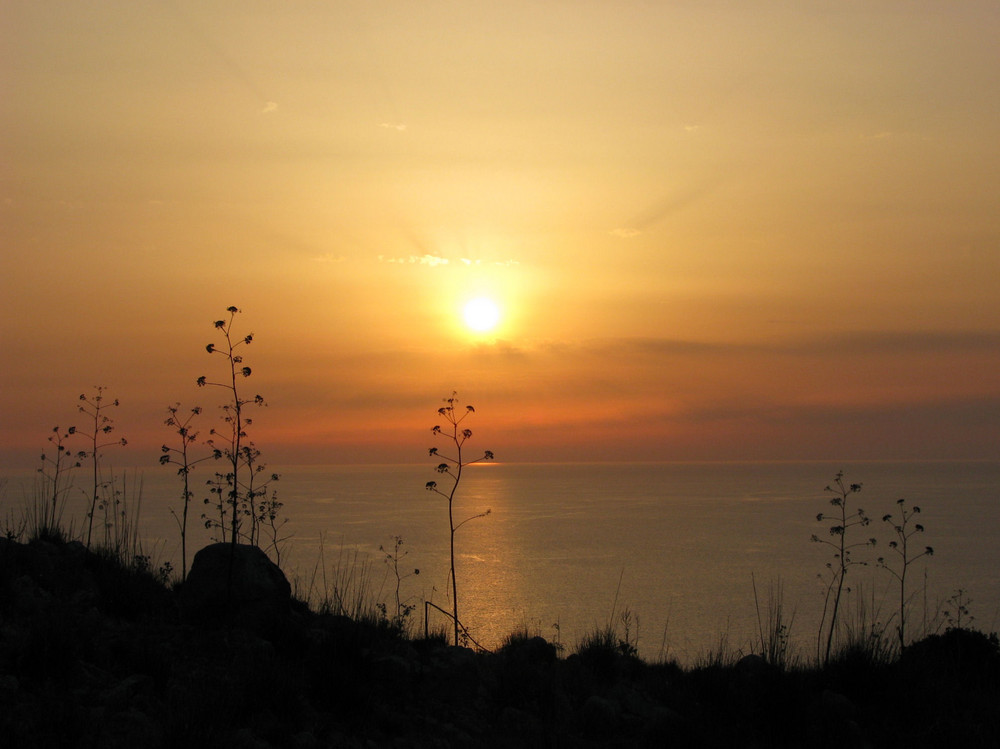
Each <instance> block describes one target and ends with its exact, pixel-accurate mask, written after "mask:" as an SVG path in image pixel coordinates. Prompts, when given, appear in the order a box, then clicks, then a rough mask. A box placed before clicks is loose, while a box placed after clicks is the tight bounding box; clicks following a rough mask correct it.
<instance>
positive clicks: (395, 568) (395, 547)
mask: <svg viewBox="0 0 1000 749" xmlns="http://www.w3.org/2000/svg"><path fill="white" fill-rule="evenodd" d="M402 548H403V539H402V537H401V536H393V537H392V548H391V550H389V549H386V548H385V547H384V546H382V545H379V547H378V550H379V551H380V552H382V554H383V561H384V562H385V564H386V566H387V567H388V571H391V572H392V574H393V577H394V578H395V579H396V588H395V593H396V608H395V613H394V614H393V615H392V616H391V617H390V616H389V613H388V611H387V608H388V607H387V606H386V604H385V603H379V604H377V606H378V609H379V611H380V612H382V618H383V619H385V620H386V621H387V622H388V623H389V624H390V625H391V626H393V627H396V628H397V629H399V630H401V631H403V630H405V629H406V624H407V622H408V621H409V617H410V615H411V614H412V613H413V612H414V610H415V609H416V604H413V603H410V600H411V599H409V598H406V599H403V598H401V597H400V588H401V586H402V583H403V580H405V579H406V578H408V577H413V576H414V575H419V574H420V570H419V569H417V568H415V567H414V568H413V569H412V571H402V570H400V566H399V565H400V563H401V562H402V561H403V559H404V558H405V557H406V556H407V555H408V554H409V553H410V552H409V551H402ZM407 569H409V568H407Z"/></svg>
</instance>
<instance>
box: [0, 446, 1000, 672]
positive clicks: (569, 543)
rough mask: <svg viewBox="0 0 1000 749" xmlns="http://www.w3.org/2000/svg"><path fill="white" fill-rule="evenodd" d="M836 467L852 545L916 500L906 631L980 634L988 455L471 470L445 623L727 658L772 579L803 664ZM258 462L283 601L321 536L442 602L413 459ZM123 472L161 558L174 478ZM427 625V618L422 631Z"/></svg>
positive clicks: (995, 616)
mask: <svg viewBox="0 0 1000 749" xmlns="http://www.w3.org/2000/svg"><path fill="white" fill-rule="evenodd" d="M841 467H843V468H844V469H845V471H846V474H845V478H846V480H847V481H848V482H861V483H863V485H864V488H863V490H862V492H861V493H860V494H859V495H854V497H852V502H855V503H856V504H857V505H860V506H861V507H863V508H864V509H865V510H866V512H867V513H868V514H869V516H870V517H872V518H873V522H872V524H871V526H869V527H868V528H867V529H864V530H863V534H864V535H863V537H867V536H869V535H874V536H877V537H878V538H879V539H880V543H881V544H882V548H881V552H880V553H883V554H884V553H886V551H887V549H886V548H885V544H886V543H887V542H888V541H889V540H890V536H889V531H890V528H889V527H888V526H887V525H886V524H884V523H882V522H881V521H880V519H881V517H882V515H884V514H885V513H889V512H895V511H896V509H897V508H896V504H895V502H896V500H897V499H898V498H901V497H905V498H906V499H907V501H908V503H909V504H916V505H919V506H920V507H921V509H922V510H923V512H922V513H921V515H920V517H919V519H918V520H919V522H920V523H921V524H922V525H923V526H924V527H925V528H926V531H925V533H923V534H921V536H919V537H918V538H917V539H916V541H917V542H918V543H919V545H920V547H921V548H922V547H923V546H924V545H930V546H933V547H934V550H935V554H934V556H933V558H929V559H925V560H920V561H918V562H917V563H916V564H915V565H914V567H913V568H912V570H913V571H914V572H913V573H911V574H912V580H913V582H914V587H915V589H916V590H918V595H917V597H916V599H915V601H914V606H915V607H916V609H915V614H914V618H911V622H914V623H915V626H919V620H922V619H923V618H924V615H925V611H926V612H927V615H928V616H932V615H933V614H934V613H935V612H936V611H937V610H938V609H939V608H940V605H941V604H942V603H944V602H945V601H946V600H947V599H948V597H949V596H951V595H952V594H953V593H954V591H955V590H957V589H959V588H961V589H963V590H965V591H967V593H968V596H969V597H970V598H971V601H972V602H971V604H970V613H971V614H972V615H974V616H975V621H974V622H973V624H974V625H978V626H979V627H981V628H983V629H986V630H990V631H992V630H994V629H996V628H997V627H998V626H1000V463H994V462H990V463H956V462H947V463H944V462H942V463H886V462H880V463H856V464H852V465H845V466H839V465H833V464H828V463H756V464H748V463H691V464H601V465H593V464H496V465H483V466H474V467H472V468H470V469H469V470H468V471H467V472H466V473H465V477H464V478H463V482H462V485H461V487H460V490H459V494H458V498H457V500H456V507H457V510H456V521H460V520H462V519H464V518H466V517H469V516H472V515H476V514H478V513H481V512H484V511H486V510H487V509H489V510H491V513H490V515H489V516H488V517H485V518H481V519H476V520H472V521H470V522H469V523H467V524H466V525H464V526H463V527H462V528H461V529H460V530H459V532H458V537H457V548H458V552H459V553H458V576H459V583H458V590H459V605H460V612H459V613H460V616H461V617H462V620H463V622H464V623H465V624H466V625H467V626H468V627H469V628H470V630H471V631H472V632H473V634H474V636H475V637H476V639H477V640H479V641H480V642H481V643H482V644H484V645H486V646H493V645H496V644H498V643H499V642H500V641H501V640H502V638H503V637H504V636H505V635H507V634H509V633H510V632H511V631H512V630H514V629H515V628H518V627H521V626H527V627H528V628H529V629H530V630H533V631H537V632H538V633H540V634H542V635H543V636H545V637H547V638H549V639H558V640H559V641H561V642H562V643H563V644H564V645H566V646H567V647H568V648H572V647H573V646H574V645H575V644H576V643H577V642H578V641H579V640H580V638H581V637H583V636H584V634H586V632H588V631H589V630H592V629H593V628H594V627H595V626H596V625H602V624H605V623H607V622H608V620H609V618H610V617H612V616H615V617H616V618H617V617H618V615H620V614H621V612H623V611H625V610H626V609H627V610H628V611H630V612H632V615H633V625H632V626H633V636H634V630H635V621H636V619H637V620H638V637H639V650H640V654H642V655H643V656H645V657H648V658H656V657H659V656H661V655H664V654H665V655H668V656H671V657H675V658H678V659H679V660H681V661H682V662H685V663H692V662H694V661H696V660H697V659H698V658H699V656H702V655H704V654H706V653H707V652H708V651H710V650H712V649H713V648H714V647H716V646H717V645H718V644H719V642H720V640H721V639H722V638H724V637H725V638H728V643H729V645H730V646H731V647H732V648H733V649H738V648H744V649H746V647H747V645H748V643H749V642H750V640H751V639H753V638H755V636H756V631H757V618H756V613H755V606H754V593H753V582H752V581H753V580H754V579H756V583H757V589H758V593H759V595H760V599H761V604H762V606H763V605H764V604H766V599H767V590H768V588H769V587H770V586H771V585H772V584H777V583H778V582H779V581H780V583H781V585H782V586H783V591H784V605H785V610H786V616H787V615H790V614H791V613H792V612H794V615H795V619H794V623H793V625H792V640H793V642H794V643H796V645H797V646H798V650H799V651H800V652H801V653H802V654H803V655H806V656H809V655H811V654H812V653H813V652H814V648H815V640H816V628H817V625H818V620H819V615H820V611H821V609H822V589H823V586H822V583H821V582H820V580H819V579H818V578H817V575H818V574H819V573H821V572H823V571H824V569H825V568H824V565H825V564H826V562H828V561H830V560H831V555H830V554H828V553H827V547H824V546H823V545H821V544H815V543H811V542H810V541H809V538H810V536H811V535H812V534H813V533H819V534H821V535H822V534H824V533H826V531H825V528H826V526H824V525H823V524H820V523H818V522H817V521H816V515H817V513H820V512H826V511H829V510H830V509H832V508H830V506H829V499H830V497H831V496H832V495H830V494H828V493H825V492H824V491H823V488H824V487H825V486H826V485H828V484H830V483H832V481H833V478H834V475H835V474H836V472H837V471H838V470H839V469H840V468H841ZM277 470H278V471H279V472H280V473H281V480H280V483H279V484H278V485H277V486H278V488H279V498H280V499H281V500H282V501H283V502H284V503H285V507H284V510H283V513H284V516H285V517H287V518H288V519H289V523H288V525H287V526H286V529H285V530H286V531H287V532H289V533H290V534H291V535H292V538H291V540H290V541H289V542H288V544H287V547H286V552H285V556H284V558H283V563H282V566H283V567H285V568H286V571H288V572H289V574H290V577H297V578H298V583H299V587H300V590H301V591H302V592H305V590H306V589H308V586H309V580H310V578H311V577H312V575H313V570H314V569H315V568H316V565H317V562H318V560H319V559H320V545H321V538H322V546H323V559H324V560H325V563H326V567H327V569H328V577H330V576H332V573H331V572H329V570H330V568H331V567H333V566H335V565H336V564H337V560H338V558H347V557H351V558H353V557H354V554H355V552H357V556H358V559H360V560H368V561H370V563H371V568H370V577H371V580H372V582H373V585H374V587H375V589H376V591H377V590H379V589H380V588H381V590H382V598H383V599H384V600H390V598H391V596H392V591H393V588H394V585H395V579H394V578H393V577H392V576H391V575H388V576H387V573H388V568H387V567H386V565H385V564H384V563H383V555H382V554H381V553H380V552H379V551H378V549H379V546H380V545H381V546H386V547H391V545H392V537H393V536H395V535H399V536H401V537H402V538H403V540H404V544H403V547H402V549H403V551H405V552H407V556H406V557H405V559H404V562H403V566H405V568H407V569H409V570H412V569H413V568H419V569H420V574H419V575H418V576H411V577H409V578H407V579H405V580H404V581H403V583H402V595H403V597H404V598H408V599H409V600H410V601H411V602H413V603H418V604H421V605H419V606H418V609H417V611H416V612H415V614H414V617H415V620H416V621H417V622H418V623H419V624H420V626H422V622H423V606H422V602H423V601H424V600H430V601H433V602H434V603H436V604H438V605H440V606H442V607H443V608H448V606H449V603H448V602H449V597H448V525H447V523H448V521H447V503H446V501H445V500H444V499H443V498H442V497H440V496H437V495H434V494H432V493H430V492H427V491H425V489H424V486H425V484H426V482H427V481H430V480H436V479H439V477H438V476H437V475H436V474H435V473H434V471H433V466H432V465H431V464H428V465H418V466H412V465H407V466H286V467H281V468H278V469H277ZM195 477H196V479H197V478H198V476H197V474H195ZM205 478H207V471H206V472H205V475H203V476H202V477H200V479H201V480H196V481H195V483H196V484H197V485H198V486H197V488H198V489H199V490H200V489H201V487H202V486H203V481H204V479H205ZM142 481H143V489H142V509H141V513H140V514H141V521H142V522H141V527H142V530H143V535H144V537H145V538H146V545H147V547H149V548H153V549H154V554H155V555H156V556H157V557H158V558H159V559H160V560H164V559H172V560H174V564H175V566H177V567H179V558H180V542H179V534H178V532H177V528H176V524H175V521H174V518H173V517H172V515H171V514H170V508H171V507H177V506H178V500H177V499H176V497H177V495H178V494H179V493H180V487H179V483H178V482H177V478H176V476H174V475H172V472H171V470H170V469H167V468H150V469H146V470H144V471H143V472H142ZM30 493H31V492H30V480H28V481H25V480H23V479H22V478H19V477H17V476H10V477H9V480H8V482H7V485H6V489H5V491H4V497H3V503H4V507H3V508H2V509H3V513H4V515H3V516H4V517H6V516H7V513H8V512H9V511H11V510H14V511H16V510H17V508H19V507H20V506H22V505H23V503H24V502H25V501H26V498H27V497H29V496H30ZM200 496H201V495H199V499H200ZM203 509H204V508H203V506H201V505H200V504H199V505H198V506H196V507H195V510H194V513H195V518H194V522H193V525H194V526H195V528H194V530H193V531H192V537H191V538H189V548H190V547H193V548H197V547H198V546H199V545H201V544H203V543H205V542H207V541H208V540H209V537H208V534H207V532H205V531H204V530H203V529H202V528H199V527H198V516H199V515H200V513H201V511H202V510H203ZM83 512H84V501H83V499H82V498H80V495H79V493H78V494H77V496H76V498H71V499H70V500H69V503H68V508H67V513H68V514H69V515H74V516H75V517H76V518H77V522H78V523H79V518H81V517H82V516H83ZM861 538H862V535H861V534H859V535H858V539H859V540H860V539H861ZM865 553H867V552H865ZM859 558H863V556H862V557H859ZM925 571H926V576H925V574H924V573H925ZM852 574H855V585H856V586H857V584H858V583H861V584H862V585H863V587H864V589H865V596H866V599H867V600H868V601H869V602H871V600H872V596H874V602H875V605H876V606H879V605H881V607H882V610H883V618H885V617H888V616H889V614H891V612H892V611H893V600H894V599H893V592H892V591H893V589H892V588H890V587H889V586H890V584H891V582H892V580H891V578H890V577H889V575H888V573H886V572H885V571H881V570H878V569H876V568H875V566H874V565H872V566H870V567H867V568H864V569H861V568H858V571H857V572H856V573H852ZM317 580H318V577H317ZM925 581H926V582H925ZM392 605H393V604H392V602H391V600H390V608H391V606H392ZM445 623H446V622H445V620H444V618H443V617H441V616H440V615H438V616H437V618H434V615H433V610H432V621H431V624H432V626H435V625H438V626H440V625H443V624H445Z"/></svg>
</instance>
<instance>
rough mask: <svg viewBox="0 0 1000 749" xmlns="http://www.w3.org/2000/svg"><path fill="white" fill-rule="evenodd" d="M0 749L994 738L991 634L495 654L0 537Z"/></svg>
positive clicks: (518, 649) (530, 642)
mask: <svg viewBox="0 0 1000 749" xmlns="http://www.w3.org/2000/svg"><path fill="white" fill-rule="evenodd" d="M0 746H3V747H7V748H8V749H13V748H14V747H55V746H66V747H82V748H86V747H146V748H155V747H197V746H212V747H218V748H219V749H224V748H225V747H247V748H253V749H256V748H258V747H261V748H263V747H302V748H303V749H309V748H312V747H333V746H336V747H341V746H345V747H383V746H387V747H392V746H398V747H410V746H428V747H464V746H477V747H479V746H485V747H491V746H495V747H507V746H510V747H514V746H518V747H522V746H524V747H531V746H551V747H603V746H622V747H624V746H670V747H742V746H745V747H771V746H775V747H801V746H814V747H825V746H826V747H838V749H841V748H843V747H869V746H870V747H896V746H898V747H943V746H960V747H963V749H970V748H972V747H996V746H1000V654H998V648H997V642H996V639H995V638H992V639H991V638H988V637H986V636H985V635H982V634H980V633H977V632H970V631H967V630H954V631H951V632H948V633H946V634H944V635H942V636H939V637H938V636H936V637H932V638H928V639H927V640H924V641H922V642H920V643H918V644H916V645H915V646H913V647H911V648H910V649H909V650H908V651H907V653H906V655H905V656H904V658H903V659H901V660H900V661H899V662H896V663H892V664H882V665H873V664H871V663H870V662H869V661H868V660H867V659H866V658H865V657H864V656H863V655H858V654H854V655H852V654H845V655H843V656H842V657H841V658H839V659H838V660H837V661H836V662H835V663H833V664H831V665H830V666H829V667H828V668H826V669H823V670H818V669H814V670H795V671H780V670H778V669H775V668H772V667H770V666H768V664H766V663H765V662H764V661H763V660H761V659H759V658H756V657H753V656H751V657H748V658H744V659H743V660H742V661H740V662H739V663H738V664H737V665H735V666H731V667H714V668H701V669H694V670H687V671H685V670H682V669H680V668H679V667H677V666H675V665H670V664H668V665H652V664H647V663H644V662H642V661H640V660H638V659H635V658H632V657H626V656H622V655H621V654H619V653H616V652H615V650H614V649H613V648H602V647H590V648H588V649H586V650H584V651H582V652H579V653H575V654H573V655H570V656H569V657H566V658H560V657H557V654H556V650H555V648H554V646H552V645H551V644H550V643H547V642H545V641H544V640H542V639H541V638H527V637H525V638H515V639H514V641H513V642H512V643H511V644H510V645H508V646H507V647H505V648H504V649H503V650H502V651H501V652H499V653H496V654H489V653H474V652H472V651H470V650H466V649H462V648H453V647H447V646H446V645H444V643H442V642H440V641H438V640H431V641H420V640H417V641H414V640H407V639H405V638H402V637H399V636H398V635H397V634H395V633H393V632H392V631H390V630H389V629H388V628H386V627H380V626H376V625H371V624H362V623H356V622H352V621H350V620H347V619H344V618H337V617H330V616H321V615H319V614H315V613H312V612H310V611H309V610H308V609H306V608H305V607H304V606H302V605H298V604H294V603H293V605H292V606H291V607H290V608H289V610H288V612H287V614H286V615H284V616H283V617H282V618H281V619H280V620H278V621H272V622H270V623H269V624H268V626H267V627H266V628H261V627H257V628H256V630H255V631H251V630H248V629H245V628H241V627H240V626H236V625H233V624H232V623H229V624H220V623H215V624H204V623H203V624H194V623H192V622H191V621H189V620H187V619H186V618H185V617H182V616H181V615H180V609H179V606H178V595H177V593H176V592H175V591H172V590H169V589H167V588H165V587H164V586H163V585H161V584H159V583H158V582H156V581H155V580H154V579H153V578H152V577H151V576H149V575H147V574H142V573H137V572H134V571H129V570H125V569H123V568H122V567H121V566H120V565H118V564H116V563H114V562H112V561H109V560H106V559H103V558H101V557H99V556H97V555H94V554H91V553H89V552H87V551H86V550H85V549H84V548H83V547H82V546H81V545H80V544H77V543H69V544H63V543H49V542H39V541H35V542H32V543H30V544H17V543H14V542H10V541H2V540H0Z"/></svg>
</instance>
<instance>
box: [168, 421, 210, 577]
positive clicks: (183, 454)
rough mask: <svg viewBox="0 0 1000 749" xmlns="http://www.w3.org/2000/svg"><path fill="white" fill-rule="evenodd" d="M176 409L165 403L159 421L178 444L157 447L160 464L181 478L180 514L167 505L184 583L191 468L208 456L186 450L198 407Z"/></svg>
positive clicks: (191, 440) (193, 435)
mask: <svg viewBox="0 0 1000 749" xmlns="http://www.w3.org/2000/svg"><path fill="white" fill-rule="evenodd" d="M180 411H181V404H180V403H175V404H174V405H173V406H167V412H168V413H169V414H170V416H169V417H168V418H167V420H166V421H164V422H163V423H164V424H165V425H166V426H168V427H171V428H172V429H173V430H174V431H175V432H176V433H177V436H178V437H179V438H180V446H179V447H170V446H169V445H163V446H162V447H161V448H160V450H161V451H162V453H163V454H162V455H160V465H164V466H165V465H169V464H171V463H172V464H174V465H176V466H177V475H178V476H180V477H181V480H182V481H183V483H184V491H183V492H182V493H181V502H182V505H181V515H180V517H178V516H177V512H176V511H175V510H174V508H172V507H171V508H170V514H171V515H173V516H174V520H175V521H176V522H177V528H178V530H180V533H181V582H184V581H185V580H186V579H187V522H188V509H189V507H190V505H191V500H192V498H193V497H194V492H193V491H191V471H192V469H193V468H194V467H195V466H196V465H197V464H198V463H201V462H203V461H205V460H208V459H209V458H211V457H212V456H211V455H203V456H201V457H200V458H196V457H193V456H192V455H191V452H190V450H191V447H192V446H193V445H195V444H196V443H197V441H198V432H196V431H194V427H193V426H192V422H193V421H194V420H195V417H197V416H199V415H201V411H202V409H201V406H195V407H194V408H192V409H191V410H190V411H189V412H188V413H187V414H186V415H185V416H181V413H180Z"/></svg>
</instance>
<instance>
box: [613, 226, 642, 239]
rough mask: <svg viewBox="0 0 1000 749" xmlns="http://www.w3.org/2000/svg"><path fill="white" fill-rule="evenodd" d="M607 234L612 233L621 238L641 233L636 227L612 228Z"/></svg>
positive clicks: (628, 237)
mask: <svg viewBox="0 0 1000 749" xmlns="http://www.w3.org/2000/svg"><path fill="white" fill-rule="evenodd" d="M609 234H613V235H614V236H616V237H621V238H622V239H630V238H632V237H637V236H639V235H640V234H642V232H641V231H639V230H638V229H625V228H621V229H612V230H611V231H610V232H609Z"/></svg>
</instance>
